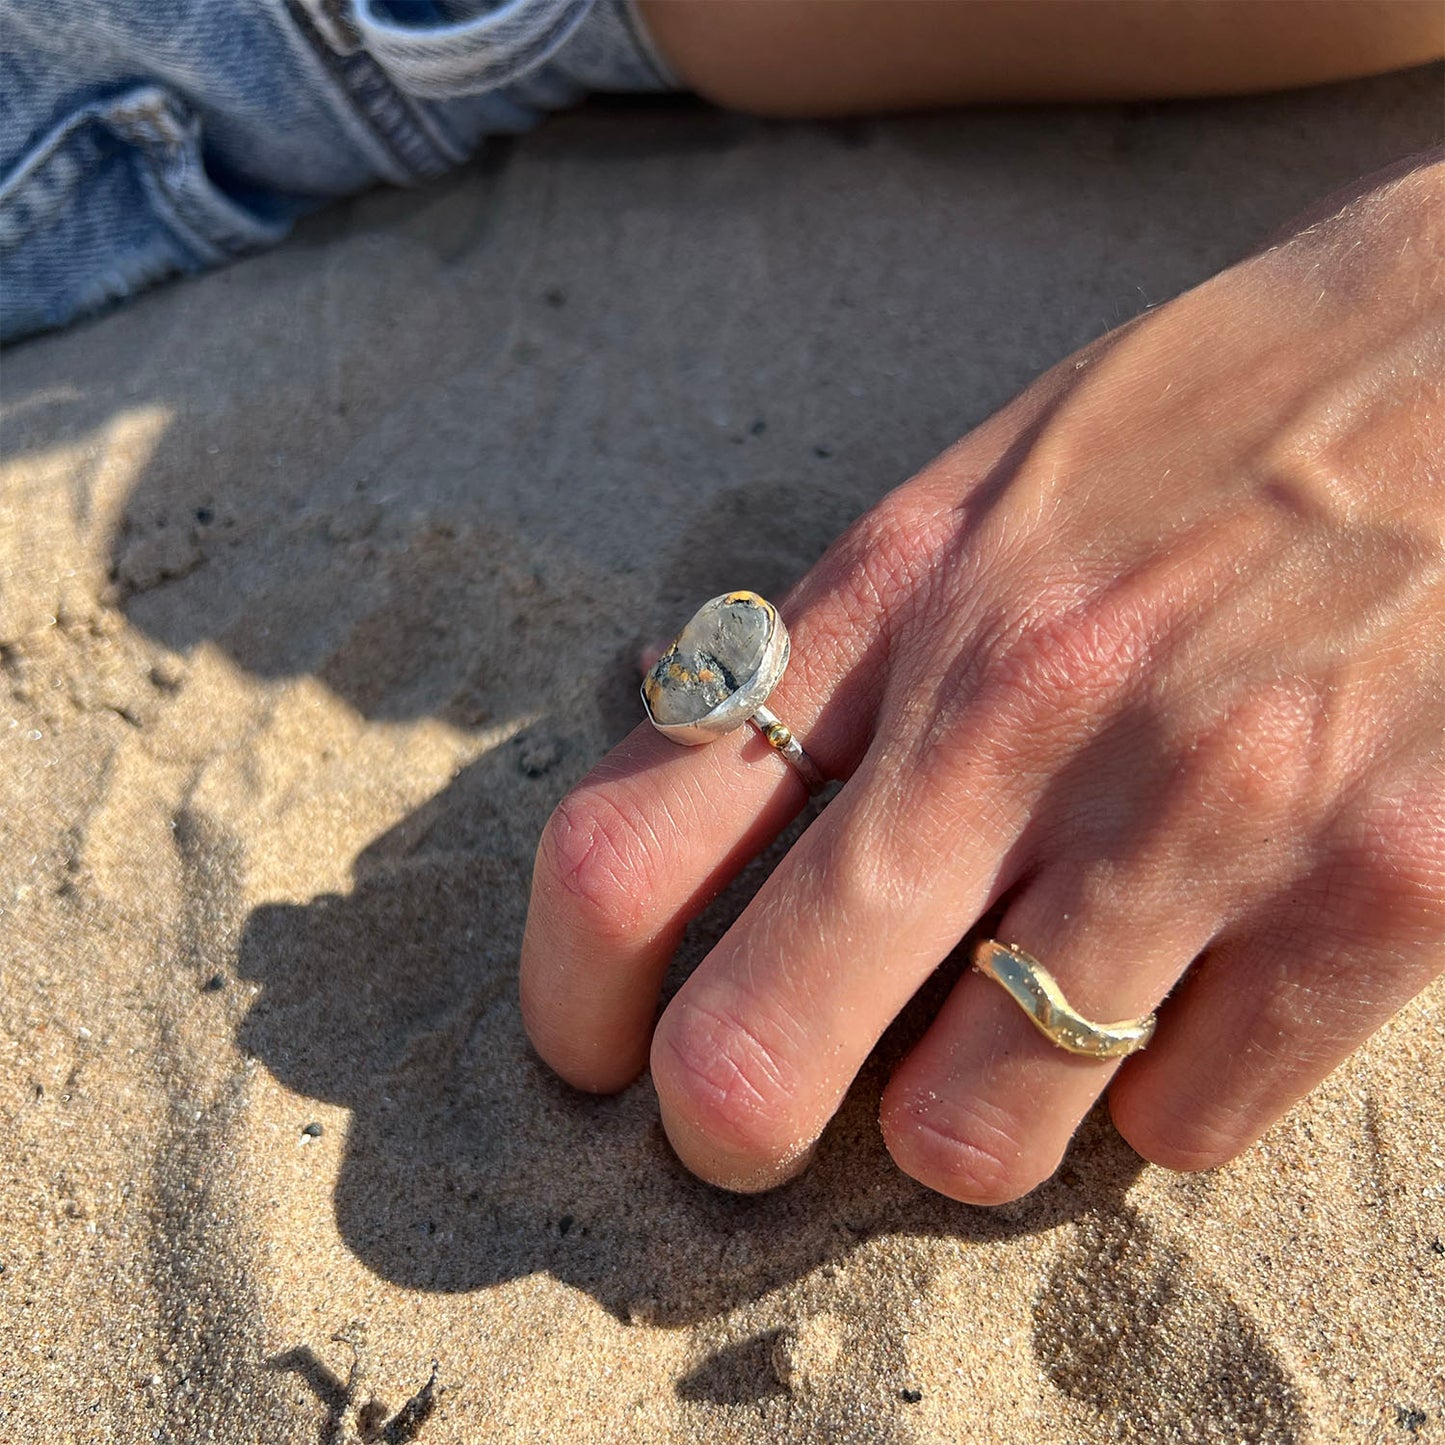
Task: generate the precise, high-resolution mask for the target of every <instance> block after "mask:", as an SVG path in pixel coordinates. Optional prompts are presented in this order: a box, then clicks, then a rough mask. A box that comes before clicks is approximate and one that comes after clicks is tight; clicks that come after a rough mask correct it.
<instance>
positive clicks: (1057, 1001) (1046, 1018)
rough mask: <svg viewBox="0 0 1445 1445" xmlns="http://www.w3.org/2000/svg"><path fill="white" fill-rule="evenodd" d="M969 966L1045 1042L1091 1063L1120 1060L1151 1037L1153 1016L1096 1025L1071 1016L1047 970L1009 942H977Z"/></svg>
mask: <svg viewBox="0 0 1445 1445" xmlns="http://www.w3.org/2000/svg"><path fill="white" fill-rule="evenodd" d="M973 966H974V968H976V969H977V970H978V971H979V973H981V974H983V975H984V977H986V978H991V979H993V980H994V982H995V983H999V984H1002V985H1003V987H1004V989H1005V990H1006V991H1007V993H1008V995H1009V997H1010V998H1012V999H1013V1001H1014V1002H1015V1003H1016V1004H1018V1006H1019V1007H1020V1008H1021V1009H1022V1010H1023V1011H1024V1012H1025V1013H1026V1014H1027V1015H1028V1016H1029V1019H1030V1020H1031V1021H1032V1023H1033V1025H1034V1027H1035V1028H1036V1029H1038V1031H1039V1032H1040V1033H1041V1034H1042V1035H1043V1036H1044V1037H1045V1038H1046V1039H1048V1041H1049V1042H1050V1043H1051V1044H1056V1045H1057V1046H1058V1047H1059V1048H1061V1049H1067V1050H1068V1051H1069V1053H1071V1054H1083V1055H1085V1056H1086V1057H1087V1058H1091V1059H1122V1058H1123V1057H1124V1056H1125V1054H1132V1053H1134V1052H1136V1051H1137V1050H1139V1049H1142V1048H1143V1047H1144V1045H1145V1044H1147V1043H1148V1042H1149V1040H1150V1039H1151V1038H1153V1037H1154V1023H1155V1016H1154V1015H1153V1014H1152V1013H1151V1014H1146V1015H1145V1016H1144V1017H1143V1018H1138V1019H1122V1020H1121V1021H1120V1022H1119V1023H1116V1024H1096V1023H1093V1022H1091V1021H1090V1020H1089V1019H1086V1018H1085V1017H1084V1016H1083V1015H1082V1014H1080V1013H1077V1012H1076V1011H1075V1010H1074V1008H1073V1006H1072V1005H1071V1004H1070V1003H1069V1001H1068V999H1066V998H1065V997H1064V991H1063V989H1061V988H1060V987H1059V985H1058V983H1057V981H1056V980H1055V979H1054V976H1053V974H1051V973H1050V972H1049V971H1048V969H1046V968H1045V967H1044V966H1043V964H1041V963H1040V962H1039V961H1038V959H1036V958H1035V957H1034V956H1033V954H1031V953H1025V952H1024V950H1023V949H1021V948H1019V947H1017V946H1016V945H1014V944H1012V943H1000V942H999V941H998V940H997V939H994V938H983V939H980V940H979V941H978V942H977V943H976V944H975V945H974V948H973Z"/></svg>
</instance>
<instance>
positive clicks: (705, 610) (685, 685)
mask: <svg viewBox="0 0 1445 1445" xmlns="http://www.w3.org/2000/svg"><path fill="white" fill-rule="evenodd" d="M788 650H789V644H788V629H787V628H786V627H784V626H783V619H782V618H781V617H780V616H778V609H777V608H776V607H774V606H773V604H772V603H771V602H769V601H767V599H766V598H763V597H759V596H758V594H757V593H756V592H725V593H724V594H723V595H722V596H721V597H714V598H713V599H712V601H710V602H705V603H703V605H702V606H701V607H700V608H698V610H697V611H696V612H695V613H694V614H693V616H692V618H691V620H690V621H689V622H688V624H687V626H686V627H684V628H683V629H682V631H681V632H680V633H678V635H677V637H676V639H675V640H674V641H673V642H672V644H671V645H670V646H669V647H668V649H667V651H666V652H664V653H663V654H662V656H661V657H659V658H658V659H657V661H656V662H655V663H654V664H653V666H652V667H651V669H650V670H649V671H648V674H647V676H646V677H645V678H644V679H643V680H642V704H643V706H644V707H645V708H646V709H647V717H648V721H649V722H651V723H652V725H653V727H655V728H656V729H657V730H658V732H660V733H661V734H662V735H663V736H664V737H666V738H670V739H671V740H672V741H673V742H675V743H683V744H686V745H688V746H691V747H695V746H698V745H699V744H702V743H710V742H713V741H715V740H716V739H717V738H719V737H721V736H722V735H723V734H724V733H730V732H733V731H734V730H735V729H737V728H740V727H741V726H742V725H743V724H744V723H749V722H750V723H752V724H753V726H754V727H755V728H757V730H758V732H759V733H761V734H762V736H763V738H764V739H765V740H766V741H767V743H768V745H769V747H771V748H773V749H774V750H775V751H776V752H777V753H779V754H780V755H781V756H782V757H783V758H785V759H786V760H787V761H788V762H789V763H790V764H792V766H793V769H794V771H795V772H796V773H797V774H798V776H799V777H800V778H801V779H802V780H803V783H804V784H805V786H806V787H807V789H808V791H809V792H810V793H816V792H819V791H820V790H821V789H823V788H825V787H826V786H827V779H826V778H825V777H824V776H823V774H822V772H821V771H820V770H819V768H818V765H817V764H816V763H815V762H814V761H813V760H812V758H810V757H809V756H808V754H807V753H806V752H805V751H804V750H803V746H802V744H801V743H799V742H798V740H797V738H795V737H794V736H793V733H792V730H791V729H790V728H789V727H788V726H787V725H786V724H785V723H784V722H783V721H782V719H781V718H779V717H778V716H777V714H776V713H774V712H772V711H771V710H770V709H769V708H768V707H767V706H766V703H767V700H768V697H769V696H770V695H771V693H772V691H773V689H774V688H775V687H776V686H777V685H778V683H779V682H780V681H781V680H782V676H783V673H784V672H785V671H786V669H787V666H788Z"/></svg>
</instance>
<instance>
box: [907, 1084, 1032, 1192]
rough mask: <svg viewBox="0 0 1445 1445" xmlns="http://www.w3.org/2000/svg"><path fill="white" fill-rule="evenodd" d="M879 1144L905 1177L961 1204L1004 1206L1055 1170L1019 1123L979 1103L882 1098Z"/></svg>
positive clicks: (913, 1098)
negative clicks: (945, 1106)
mask: <svg viewBox="0 0 1445 1445" xmlns="http://www.w3.org/2000/svg"><path fill="white" fill-rule="evenodd" d="M879 1124H880V1127H881V1129H882V1131H883V1141H884V1143H885V1144H886V1145H887V1146H888V1152H889V1154H891V1155H892V1156H893V1160H894V1162H895V1163H896V1164H897V1165H898V1167H899V1168H900V1169H902V1170H903V1172H904V1173H905V1174H908V1175H910V1176H912V1177H913V1178H914V1179H917V1180H918V1181H919V1183H920V1184H926V1185H927V1186H928V1187H929V1188H930V1189H936V1190H937V1191H938V1192H939V1193H940V1194H946V1195H948V1196H949V1198H951V1199H958V1200H961V1201H963V1202H964V1203H966V1204H1008V1203H1010V1202H1011V1201H1012V1200H1015V1199H1019V1198H1021V1197H1022V1196H1023V1195H1025V1194H1027V1193H1028V1192H1029V1191H1030V1190H1032V1189H1035V1188H1037V1187H1038V1186H1039V1185H1040V1184H1042V1183H1043V1182H1044V1180H1046V1179H1047V1178H1048V1177H1049V1176H1050V1175H1051V1174H1052V1173H1053V1172H1054V1170H1055V1168H1057V1167H1058V1160H1057V1159H1053V1160H1049V1161H1044V1160H1041V1159H1040V1157H1039V1154H1038V1152H1037V1150H1035V1149H1033V1148H1030V1147H1029V1144H1028V1142H1027V1139H1028V1131H1027V1130H1026V1129H1025V1128H1024V1127H1023V1125H1022V1123H1021V1121H1020V1120H1018V1119H1016V1118H1015V1117H1013V1116H1012V1115H1011V1114H1009V1113H1007V1112H1006V1111H1004V1110H1002V1109H999V1108H996V1107H990V1106H989V1105H987V1104H986V1103H984V1102H983V1101H982V1100H975V1101H974V1102H973V1103H972V1104H971V1105H969V1106H966V1107H960V1106H958V1105H951V1106H949V1107H947V1108H943V1107H940V1105H939V1103H938V1102H937V1100H936V1099H934V1098H932V1097H929V1096H924V1097H921V1098H920V1097H918V1096H916V1095H915V1096H912V1097H904V1098H895V1097H893V1096H891V1095H889V1096H885V1099H884V1104H883V1109H882V1111H881V1114H880V1118H879Z"/></svg>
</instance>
